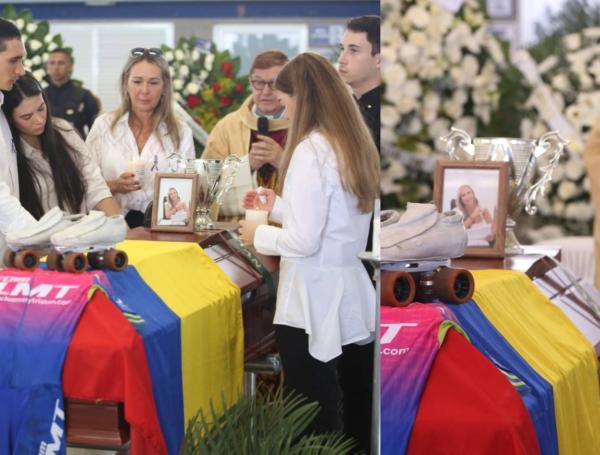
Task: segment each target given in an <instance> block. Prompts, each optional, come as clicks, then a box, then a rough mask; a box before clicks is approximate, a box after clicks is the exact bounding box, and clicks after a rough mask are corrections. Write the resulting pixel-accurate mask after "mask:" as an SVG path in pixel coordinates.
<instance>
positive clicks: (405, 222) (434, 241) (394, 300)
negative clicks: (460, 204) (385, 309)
mask: <svg viewBox="0 0 600 455" xmlns="http://www.w3.org/2000/svg"><path fill="white" fill-rule="evenodd" d="M466 246H467V232H466V230H465V228H464V225H463V217H462V214H461V213H460V212H458V211H456V210H450V211H448V212H444V213H439V212H438V211H437V208H436V207H435V205H433V204H413V203H409V204H408V206H407V209H406V212H405V213H404V214H403V215H402V216H399V217H393V216H386V218H385V222H384V223H382V227H381V261H382V264H381V268H382V270H383V273H382V281H381V287H382V302H383V303H384V304H387V305H392V306H404V305H408V304H409V303H411V302H412V301H414V300H418V301H421V302H430V301H432V300H433V299H434V298H436V297H437V298H440V299H441V300H444V301H446V302H452V303H465V302H467V301H468V300H469V299H470V298H471V297H472V295H473V291H474V282H473V276H472V275H471V273H470V272H469V271H468V270H462V269H453V268H450V267H449V265H450V259H451V258H456V257H459V256H462V255H463V254H464V251H465V247H466Z"/></svg>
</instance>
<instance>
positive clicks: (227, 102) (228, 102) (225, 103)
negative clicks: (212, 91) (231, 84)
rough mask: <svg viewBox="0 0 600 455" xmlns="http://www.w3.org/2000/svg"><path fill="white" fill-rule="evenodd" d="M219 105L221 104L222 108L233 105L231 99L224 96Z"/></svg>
mask: <svg viewBox="0 0 600 455" xmlns="http://www.w3.org/2000/svg"><path fill="white" fill-rule="evenodd" d="M219 103H221V106H229V105H231V98H229V97H227V96H224V97H223V98H220V99H219Z"/></svg>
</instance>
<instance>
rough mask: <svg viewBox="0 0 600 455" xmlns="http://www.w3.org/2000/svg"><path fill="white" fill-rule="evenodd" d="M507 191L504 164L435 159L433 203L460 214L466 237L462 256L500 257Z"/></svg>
mask: <svg viewBox="0 0 600 455" xmlns="http://www.w3.org/2000/svg"><path fill="white" fill-rule="evenodd" d="M507 190H508V163H504V162H500V161H437V162H436V165H435V180H434V193H435V196H434V197H435V205H436V206H437V207H438V210H440V211H442V212H444V211H447V210H458V211H460V212H461V213H462V215H463V222H464V225H465V229H466V230H467V235H468V239H469V241H468V243H467V248H466V249H465V256H479V257H503V256H504V236H505V222H506V207H507Z"/></svg>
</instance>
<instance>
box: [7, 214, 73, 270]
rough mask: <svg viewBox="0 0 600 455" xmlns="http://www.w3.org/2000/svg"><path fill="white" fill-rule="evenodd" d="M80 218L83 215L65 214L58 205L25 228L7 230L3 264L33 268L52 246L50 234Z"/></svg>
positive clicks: (23, 268) (22, 268)
mask: <svg viewBox="0 0 600 455" xmlns="http://www.w3.org/2000/svg"><path fill="white" fill-rule="evenodd" d="M82 218H83V215H65V214H64V213H63V212H62V210H61V209H60V208H59V207H54V208H52V209H50V210H49V211H48V212H46V213H45V214H44V216H42V217H41V218H40V219H39V220H38V221H36V222H34V223H32V224H30V225H28V226H26V227H25V228H19V229H17V230H14V231H10V232H8V233H7V234H6V244H7V246H8V249H7V250H6V253H5V256H4V263H5V265H6V266H7V267H16V268H18V269H21V270H33V269H35V268H36V267H37V265H38V264H39V262H40V258H42V257H43V256H46V255H47V254H48V253H49V252H50V250H51V248H52V242H51V241H50V237H51V236H52V234H54V233H56V232H59V231H62V230H63V229H66V228H67V227H69V226H71V225H72V224H74V223H76V222H77V221H78V220H80V219H82Z"/></svg>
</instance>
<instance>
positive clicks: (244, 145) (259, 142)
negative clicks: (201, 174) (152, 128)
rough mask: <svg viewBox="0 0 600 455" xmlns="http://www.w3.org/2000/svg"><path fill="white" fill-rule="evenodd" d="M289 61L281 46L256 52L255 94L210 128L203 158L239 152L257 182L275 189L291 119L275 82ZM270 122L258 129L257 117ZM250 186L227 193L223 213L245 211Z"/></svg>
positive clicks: (252, 72) (252, 78) (252, 84)
mask: <svg viewBox="0 0 600 455" xmlns="http://www.w3.org/2000/svg"><path fill="white" fill-rule="evenodd" d="M287 62H288V57H287V55H285V54H284V53H283V52H281V51H278V50H268V51H264V52H261V53H260V54H258V55H257V56H256V58H255V59H254V62H253V63H252V67H251V68H250V87H251V89H252V95H251V96H250V97H249V98H248V99H247V100H246V101H245V102H244V104H242V105H241V106H240V108H239V109H238V110H236V111H234V112H231V113H230V114H228V115H226V116H225V117H223V118H222V119H221V120H219V122H218V123H217V124H216V125H215V127H214V128H213V130H212V131H211V133H210V135H209V137H208V141H207V143H206V148H205V150H204V153H203V154H202V158H204V159H223V158H225V157H226V156H227V155H231V154H233V155H236V156H238V157H240V158H243V159H245V160H247V163H246V162H243V163H242V165H241V167H240V173H242V172H243V167H244V166H246V167H247V166H248V165H249V168H250V170H251V172H252V176H253V178H254V179H255V183H256V184H257V185H259V186H262V187H265V188H272V189H274V188H275V187H276V185H277V168H278V167H279V160H280V158H281V154H282V153H283V147H284V145H285V139H286V137H287V129H288V127H289V121H288V120H287V119H285V110H284V108H283V106H281V104H280V103H279V99H278V98H277V92H276V91H275V90H274V88H273V85H274V83H275V78H276V77H277V75H278V74H279V71H281V69H282V68H283V66H284V65H285V64H286V63H287ZM260 117H264V119H262V121H263V122H264V123H265V124H266V123H268V133H267V134H265V135H263V134H259V133H258V130H259V128H258V119H259V118H260ZM241 178H242V176H240V177H239V178H238V182H239V181H240V179H241ZM247 189H250V188H244V187H243V185H239V186H237V188H236V185H235V184H234V187H233V188H232V189H231V190H230V191H229V192H228V193H227V194H226V195H225V197H224V203H223V206H222V207H221V209H220V211H219V215H220V216H227V217H231V216H239V215H242V214H243V213H244V210H243V208H242V205H241V200H242V199H241V198H242V197H243V195H244V192H245V191H246V190H247Z"/></svg>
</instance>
